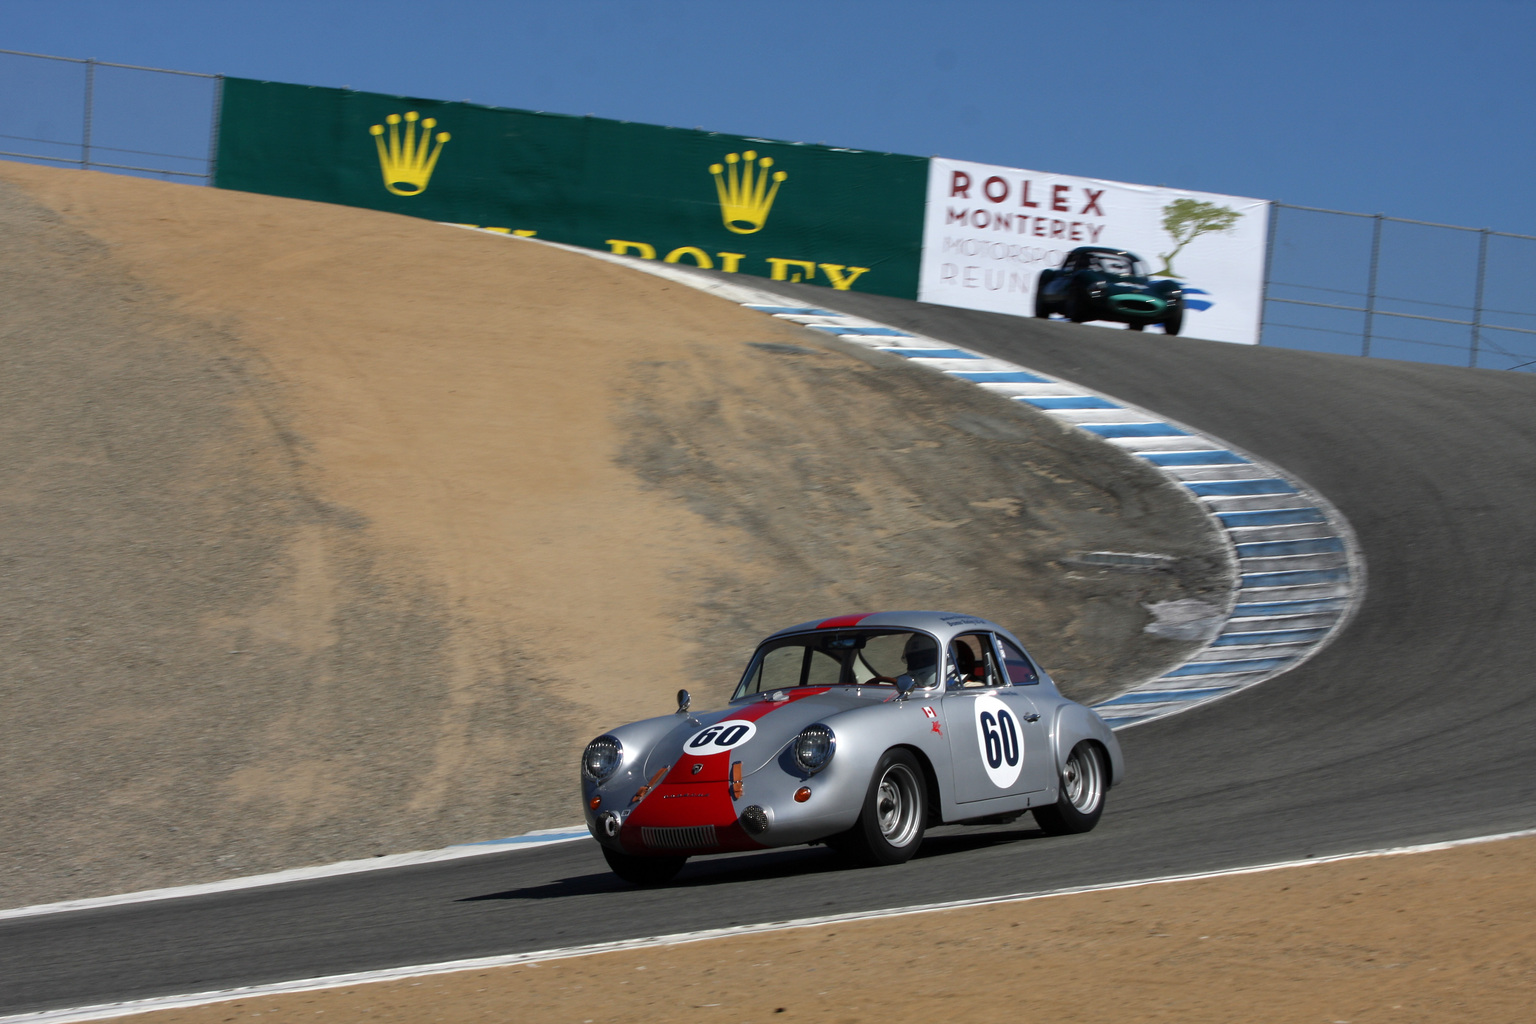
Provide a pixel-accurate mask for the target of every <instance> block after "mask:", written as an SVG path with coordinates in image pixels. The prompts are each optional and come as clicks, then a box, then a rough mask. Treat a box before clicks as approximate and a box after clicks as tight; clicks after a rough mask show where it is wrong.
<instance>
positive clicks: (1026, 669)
mask: <svg viewBox="0 0 1536 1024" xmlns="http://www.w3.org/2000/svg"><path fill="white" fill-rule="evenodd" d="M997 646H998V647H1000V648H1002V651H1003V670H1004V671H1006V672H1007V673H1008V681H1009V682H1010V683H1012V684H1013V685H1014V686H1030V685H1033V684H1035V683H1038V682H1039V681H1040V673H1039V672H1036V671H1035V666H1033V665H1031V664H1030V663H1029V658H1028V657H1026V656H1025V654H1024V652H1023V651H1021V650H1019V649H1018V648H1017V647H1015V646H1013V644H1011V643H1009V642H1008V641H1007V640H1004V639H1003V638H1002V637H998V638H997Z"/></svg>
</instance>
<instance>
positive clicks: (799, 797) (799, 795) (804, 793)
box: [795, 786, 811, 804]
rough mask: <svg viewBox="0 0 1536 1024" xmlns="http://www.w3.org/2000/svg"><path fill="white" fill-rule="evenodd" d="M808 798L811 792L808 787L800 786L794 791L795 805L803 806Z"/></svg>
mask: <svg viewBox="0 0 1536 1024" xmlns="http://www.w3.org/2000/svg"><path fill="white" fill-rule="evenodd" d="M810 798H811V790H810V787H809V786H801V787H800V788H799V789H797V790H795V803H797V804H803V803H805V802H806V801H807V800H809V799H810Z"/></svg>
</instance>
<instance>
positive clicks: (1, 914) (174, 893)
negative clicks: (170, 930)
mask: <svg viewBox="0 0 1536 1024" xmlns="http://www.w3.org/2000/svg"><path fill="white" fill-rule="evenodd" d="M589 835H591V833H590V832H588V831H587V827H586V826H585V825H573V826H570V827H568V828H558V829H538V830H536V831H533V832H527V833H524V834H523V835H520V836H512V837H510V838H508V839H491V840H487V841H485V842H478V843H465V844H462V845H457V846H449V847H445V848H443V849H441V850H417V851H415V852H413V853H391V854H386V855H384V856H382V857H369V858H368V859H366V860H343V861H337V862H336V863H334V864H316V865H313V866H311V867H304V868H288V869H286V870H283V871H273V872H271V873H269V874H263V875H245V876H243V877H240V878H225V879H221V880H220V881H217V882H199V883H196V884H193V885H177V886H171V887H169V888H165V889H145V890H142V891H140V892H126V893H121V894H119V895H114V896H91V897H87V898H85V899H78V900H65V901H63V902H61V903H39V904H37V905H35V906H30V907H15V908H13V909H11V910H0V921H10V920H15V919H16V918H21V917H40V916H42V915H45V914H65V913H70V912H73V911H78V910H100V909H103V908H105V907H122V906H128V905H129V904H133V903H153V902H155V901H156V900H175V899H182V898H185V897H189V896H207V895H211V894H213V893H221V892H235V891H237V890H240V889H259V888H261V887H263V886H267V885H283V884H285V883H288V882H304V881H308V880H309V879H312V878H331V877H334V876H336V875H358V874H363V873H365V872H369V871H384V870H387V869H389V868H403V867H410V866H412V865H415V864H436V863H438V862H440V861H448V860H464V859H465V858H468V857H485V856H489V855H490V854H493V853H507V852H510V851H512V850H534V849H537V848H539V847H541V846H553V845H554V844H556V843H570V842H575V841H576V840H578V839H586V838H587V837H588V836H589Z"/></svg>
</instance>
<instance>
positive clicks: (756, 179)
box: [709, 149, 789, 235]
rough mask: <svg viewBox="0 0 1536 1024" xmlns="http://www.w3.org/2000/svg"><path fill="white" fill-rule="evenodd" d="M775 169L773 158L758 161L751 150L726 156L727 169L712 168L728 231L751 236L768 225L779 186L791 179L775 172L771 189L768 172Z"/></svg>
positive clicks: (723, 218) (721, 213)
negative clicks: (769, 169)
mask: <svg viewBox="0 0 1536 1024" xmlns="http://www.w3.org/2000/svg"><path fill="white" fill-rule="evenodd" d="M772 166H773V157H771V156H765V157H763V158H762V159H761V160H759V159H758V158H757V154H756V153H754V152H753V151H752V150H750V149H749V150H747V151H746V152H745V153H742V154H741V155H740V156H738V155H736V154H735V153H727V154H726V156H725V164H724V165H721V164H710V165H709V173H710V174H713V175H714V176H715V191H716V192H718V193H719V194H720V219H721V220H723V221H725V226H726V229H727V230H729V231H734V232H735V233H736V234H738V235H750V234H752V233H753V232H754V231H761V230H762V229H763V225H764V224H766V223H768V211H770V210H772V209H773V198H774V196H776V195H778V194H779V184H780V182H782V181H783V180H784V179H785V178H787V177H789V175H788V174H785V173H784V172H783V171H774V172H773V175H772V177H773V186H772V187H771V188H770V187H769V185H768V178H769V174H768V168H770V167H772ZM727 168H729V170H727Z"/></svg>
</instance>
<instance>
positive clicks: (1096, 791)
mask: <svg viewBox="0 0 1536 1024" xmlns="http://www.w3.org/2000/svg"><path fill="white" fill-rule="evenodd" d="M1105 769H1106V765H1105V763H1104V755H1103V753H1101V752H1100V751H1099V748H1098V747H1097V746H1095V745H1094V744H1092V743H1079V744H1078V745H1077V746H1075V747H1073V748H1072V753H1071V754H1070V755H1069V756H1068V757H1067V763H1066V764H1064V765H1062V766H1061V792H1060V795H1059V796H1057V798H1056V802H1055V803H1054V804H1052V805H1051V806H1049V807H1036V808H1035V821H1036V822H1038V823H1039V825H1040V827H1041V828H1042V829H1044V830H1045V831H1046V832H1048V833H1049V834H1051V835H1053V836H1064V835H1072V834H1074V833H1077V832H1088V831H1091V830H1092V829H1093V826H1095V825H1097V824H1098V823H1099V815H1101V814H1103V813H1104V793H1105V790H1107V789H1108V788H1109V774H1108V772H1107V771H1106V770H1105Z"/></svg>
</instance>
